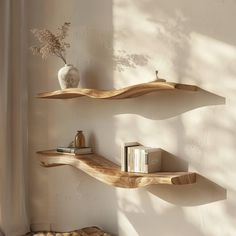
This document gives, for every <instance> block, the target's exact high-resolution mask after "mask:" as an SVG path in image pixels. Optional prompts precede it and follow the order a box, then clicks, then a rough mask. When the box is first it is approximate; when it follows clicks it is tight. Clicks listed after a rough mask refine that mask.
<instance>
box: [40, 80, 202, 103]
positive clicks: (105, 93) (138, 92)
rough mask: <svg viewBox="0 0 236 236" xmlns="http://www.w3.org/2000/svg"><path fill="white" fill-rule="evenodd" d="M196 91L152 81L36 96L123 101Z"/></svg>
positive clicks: (195, 89)
mask: <svg viewBox="0 0 236 236" xmlns="http://www.w3.org/2000/svg"><path fill="white" fill-rule="evenodd" d="M198 89H199V88H198V87H197V86H195V85H187V84H177V83H173V82H159V81H156V82H155V81H154V82H150V83H143V84H138V85H133V86H129V87H126V88H121V89H114V90H97V89H88V88H70V89H63V90H57V91H53V92H46V93H40V94H38V97H39V98H51V99H69V98H76V97H82V96H87V97H90V98H99V99H125V98H133V97H138V96H142V95H144V94H147V93H151V92H154V91H160V90H187V91H197V90H198Z"/></svg>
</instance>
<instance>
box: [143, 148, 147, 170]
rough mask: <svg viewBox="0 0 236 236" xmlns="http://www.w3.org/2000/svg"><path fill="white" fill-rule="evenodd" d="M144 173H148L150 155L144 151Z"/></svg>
mask: <svg viewBox="0 0 236 236" xmlns="http://www.w3.org/2000/svg"><path fill="white" fill-rule="evenodd" d="M144 161H145V164H144V173H148V153H146V152H145V150H144Z"/></svg>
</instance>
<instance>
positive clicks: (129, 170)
mask: <svg viewBox="0 0 236 236" xmlns="http://www.w3.org/2000/svg"><path fill="white" fill-rule="evenodd" d="M127 162H128V167H127V170H128V172H131V149H130V148H129V147H128V148H127Z"/></svg>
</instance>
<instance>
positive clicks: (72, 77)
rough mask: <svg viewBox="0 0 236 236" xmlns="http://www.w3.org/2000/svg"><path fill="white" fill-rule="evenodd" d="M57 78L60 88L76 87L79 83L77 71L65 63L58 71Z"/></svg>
mask: <svg viewBox="0 0 236 236" xmlns="http://www.w3.org/2000/svg"><path fill="white" fill-rule="evenodd" d="M58 80H59V84H60V86H61V89H66V88H77V87H78V85H79V80H80V79H79V71H78V69H77V68H76V67H74V66H73V65H71V64H65V65H64V66H63V67H62V68H61V69H60V70H59V71H58Z"/></svg>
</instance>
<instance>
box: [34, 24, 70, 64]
mask: <svg viewBox="0 0 236 236" xmlns="http://www.w3.org/2000/svg"><path fill="white" fill-rule="evenodd" d="M69 27H70V23H69V22H65V23H64V24H63V25H62V26H61V27H59V28H58V29H57V31H56V33H55V34H53V33H52V32H51V31H49V30H47V29H32V30H31V32H32V33H33V35H34V36H35V37H36V38H37V39H38V41H39V42H40V45H39V46H32V47H31V48H30V49H31V51H32V52H33V54H34V55H38V54H39V55H42V58H43V59H46V58H47V57H48V56H49V55H53V56H57V57H59V58H61V59H62V60H63V62H64V63H65V64H66V58H65V54H66V49H67V48H69V47H70V44H69V43H67V42H65V41H64V40H65V38H66V36H68V30H69Z"/></svg>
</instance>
